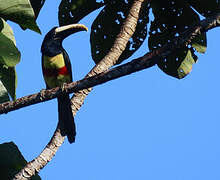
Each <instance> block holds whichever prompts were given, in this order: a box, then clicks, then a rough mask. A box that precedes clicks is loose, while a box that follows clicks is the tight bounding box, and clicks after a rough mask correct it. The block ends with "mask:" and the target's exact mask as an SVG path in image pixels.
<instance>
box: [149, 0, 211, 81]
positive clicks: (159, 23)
mask: <svg viewBox="0 0 220 180" xmlns="http://www.w3.org/2000/svg"><path fill="white" fill-rule="evenodd" d="M151 6H152V8H153V14H154V17H155V19H154V21H153V22H152V23H151V27H150V33H149V34H150V37H149V40H148V45H149V49H150V50H154V49H157V48H159V47H162V46H163V45H165V44H166V43H169V42H171V41H172V39H173V38H175V37H178V36H180V35H181V33H182V32H184V31H185V30H186V29H188V28H189V27H190V26H191V25H193V24H195V23H197V22H198V21H199V20H200V18H199V16H198V14H197V13H196V12H195V11H194V10H193V9H192V8H191V7H190V6H189V5H188V4H186V3H184V1H178V0H172V1H169V0H163V1H160V0H154V1H152V3H151ZM206 43H207V42H206V34H203V35H201V36H198V37H196V38H195V39H193V41H192V44H191V46H188V47H183V48H181V49H179V50H177V52H176V53H174V54H173V55H172V56H169V57H168V58H166V59H161V60H160V61H159V63H158V66H159V68H160V69H161V70H163V71H164V72H165V73H167V74H168V75H171V76H173V77H176V78H179V79H180V78H183V77H185V76H186V75H187V74H189V73H190V71H191V70H192V65H193V64H194V63H195V62H196V61H197V56H196V55H195V53H194V49H193V48H195V49H196V50H197V51H198V52H202V53H204V52H205V50H206Z"/></svg>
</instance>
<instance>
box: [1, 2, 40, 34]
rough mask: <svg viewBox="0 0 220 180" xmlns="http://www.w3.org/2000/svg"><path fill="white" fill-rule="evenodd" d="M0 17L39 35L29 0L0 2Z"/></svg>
mask: <svg viewBox="0 0 220 180" xmlns="http://www.w3.org/2000/svg"><path fill="white" fill-rule="evenodd" d="M0 17H3V18H4V19H5V20H11V21H13V22H15V23H17V24H19V25H20V26H21V27H22V28H23V29H26V28H29V29H31V30H33V31H36V32H38V33H40V29H39V28H38V26H37V24H36V22H35V15H34V11H33V9H32V7H31V4H30V1H29V0H8V1H5V0H0Z"/></svg>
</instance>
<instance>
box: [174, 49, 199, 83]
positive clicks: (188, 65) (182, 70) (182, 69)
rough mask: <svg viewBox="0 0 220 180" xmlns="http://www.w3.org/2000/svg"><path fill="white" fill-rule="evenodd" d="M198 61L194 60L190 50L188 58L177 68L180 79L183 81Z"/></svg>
mask: <svg viewBox="0 0 220 180" xmlns="http://www.w3.org/2000/svg"><path fill="white" fill-rule="evenodd" d="M195 62H196V60H195V59H194V58H193V56H192V53H191V51H190V50H188V52H187V54H186V57H185V58H184V59H183V61H182V62H181V64H180V66H179V67H178V68H177V72H178V78H179V79H182V78H184V77H185V76H186V75H187V74H189V73H190V72H191V71H192V65H193V64H195Z"/></svg>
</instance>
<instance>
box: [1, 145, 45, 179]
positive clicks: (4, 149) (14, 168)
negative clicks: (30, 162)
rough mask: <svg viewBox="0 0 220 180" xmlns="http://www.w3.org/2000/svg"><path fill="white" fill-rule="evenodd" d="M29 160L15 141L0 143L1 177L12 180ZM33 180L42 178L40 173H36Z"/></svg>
mask: <svg viewBox="0 0 220 180" xmlns="http://www.w3.org/2000/svg"><path fill="white" fill-rule="evenodd" d="M26 164H27V161H26V160H25V159H24V157H23V156H22V154H21V152H20V151H19V149H18V147H17V146H16V145H15V144H14V143H13V142H10V143H3V144H0V179H1V180H10V179H12V178H13V176H14V175H15V174H16V173H17V172H18V171H19V170H21V169H22V168H23V167H24V166H25V165H26ZM31 180H41V178H40V176H39V175H35V176H33V177H32V178H31Z"/></svg>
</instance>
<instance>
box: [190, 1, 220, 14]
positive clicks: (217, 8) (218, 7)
mask: <svg viewBox="0 0 220 180" xmlns="http://www.w3.org/2000/svg"><path fill="white" fill-rule="evenodd" d="M188 2H189V4H190V5H191V6H192V7H193V8H195V10H196V11H198V12H199V13H200V14H202V15H203V16H205V17H207V16H212V15H214V14H215V13H218V12H220V1H219V0H188Z"/></svg>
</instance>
